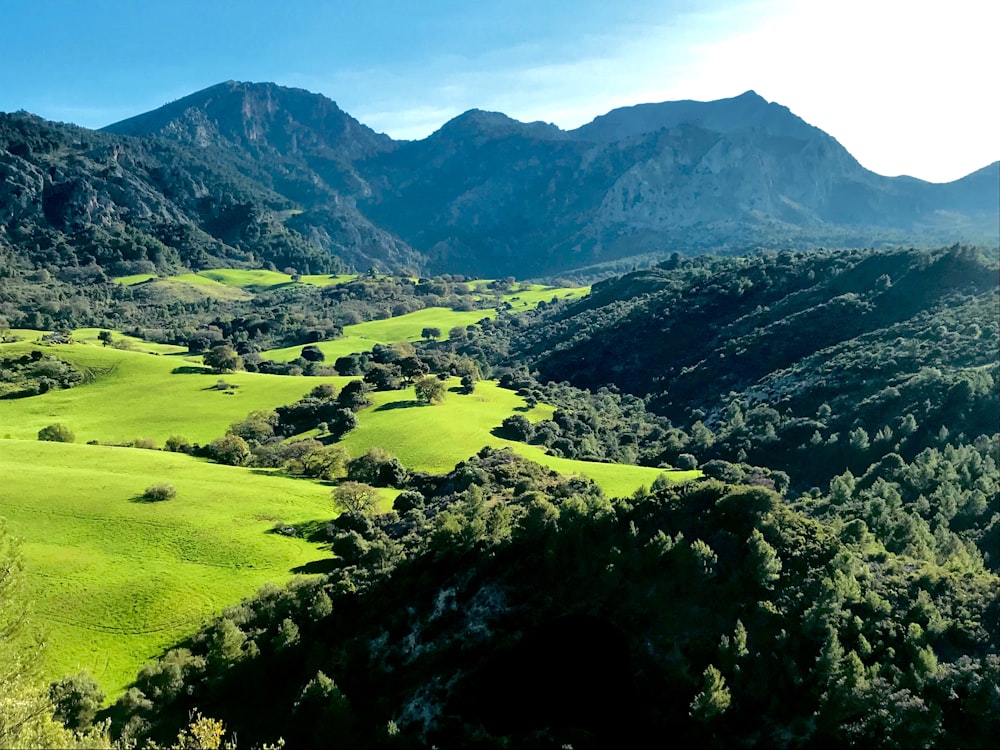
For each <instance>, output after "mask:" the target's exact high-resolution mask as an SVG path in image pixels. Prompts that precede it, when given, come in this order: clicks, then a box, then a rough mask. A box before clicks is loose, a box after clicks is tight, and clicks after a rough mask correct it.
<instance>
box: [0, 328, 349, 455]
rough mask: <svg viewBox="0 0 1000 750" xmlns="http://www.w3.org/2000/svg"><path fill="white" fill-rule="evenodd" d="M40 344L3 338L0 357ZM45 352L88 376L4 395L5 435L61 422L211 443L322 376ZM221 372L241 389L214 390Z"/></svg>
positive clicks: (108, 438)
mask: <svg viewBox="0 0 1000 750" xmlns="http://www.w3.org/2000/svg"><path fill="white" fill-rule="evenodd" d="M37 348H39V347H38V345H37V344H35V343H33V342H31V341H28V340H26V341H22V342H17V343H14V344H2V345H0V356H10V355H12V354H22V353H26V352H29V351H31V350H32V349H37ZM43 350H44V351H45V352H46V353H47V354H51V355H54V356H57V357H60V358H62V359H65V360H66V361H68V362H71V363H73V364H74V365H76V366H77V367H79V368H80V369H82V370H83V371H84V372H85V373H86V374H87V377H88V380H89V382H87V383H85V384H84V385H80V386H77V387H76V388H71V389H69V390H64V391H50V392H49V393H46V394H43V395H41V396H34V397H32V398H25V399H13V400H0V438H2V437H10V438H19V439H24V440H33V439H34V438H35V437H36V436H37V434H38V430H40V429H41V428H42V427H45V426H46V425H49V424H52V423H53V422H62V423H63V424H65V425H66V426H67V427H69V428H70V430H72V431H73V432H74V433H75V434H76V440H77V442H81V443H85V442H87V441H89V440H97V441H100V442H111V443H121V442H127V441H130V440H135V439H136V438H149V439H152V440H154V441H156V443H157V444H158V445H162V444H163V442H164V441H165V440H166V439H167V438H168V437H170V436H171V435H183V436H184V437H186V438H187V439H188V440H190V441H191V442H197V443H206V442H209V441H211V440H213V439H215V438H217V437H219V436H221V435H222V434H223V433H224V432H225V431H226V428H227V427H228V426H229V425H230V424H232V423H233V422H236V421H238V420H240V419H242V418H243V417H245V416H246V415H247V414H248V413H249V412H251V411H254V410H256V409H267V408H274V407H276V406H280V405H282V404H290V403H292V402H294V401H296V400H298V399H299V398H301V397H302V396H304V395H305V394H306V393H308V392H309V391H310V390H311V389H312V388H313V387H314V386H316V385H317V383H319V382H323V381H321V380H319V379H316V378H308V379H307V378H291V377H285V376H280V375H262V374H258V373H249V372H235V373H228V374H226V375H224V376H220V375H214V374H211V373H209V371H208V370H207V369H206V368H204V367H203V366H202V365H201V364H200V358H191V359H188V358H185V357H181V356H177V355H172V356H153V355H150V354H146V353H142V352H131V351H120V350H117V349H113V348H110V347H98V346H87V345H81V344H59V345H55V346H45V347H43ZM220 378H221V379H224V380H225V381H226V382H227V383H231V384H233V385H237V386H239V387H238V388H237V389H236V390H233V391H220V390H216V389H215V388H214V386H215V384H216V383H217V382H218V381H219V380H220ZM332 380H334V381H338V380H341V379H337V378H334V379H332Z"/></svg>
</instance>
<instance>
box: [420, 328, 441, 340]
mask: <svg viewBox="0 0 1000 750" xmlns="http://www.w3.org/2000/svg"><path fill="white" fill-rule="evenodd" d="M420 337H421V338H424V339H439V338H441V329H440V328H435V327H433V326H431V327H428V328H424V329H423V330H422V331H421V332H420Z"/></svg>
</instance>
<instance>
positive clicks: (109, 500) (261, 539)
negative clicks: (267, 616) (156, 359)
mask: <svg viewBox="0 0 1000 750" xmlns="http://www.w3.org/2000/svg"><path fill="white" fill-rule="evenodd" d="M0 475H2V476H3V482H2V483H0V515H3V516H5V517H6V518H7V519H8V521H9V525H10V527H11V529H12V530H13V532H14V533H15V534H16V535H18V536H20V537H21V538H22V539H23V542H22V551H23V554H24V557H25V563H26V571H27V580H28V583H29V587H30V591H31V594H32V595H33V597H32V598H33V599H34V607H33V609H34V619H35V621H36V622H38V623H39V624H41V625H42V626H43V627H44V629H45V630H46V631H47V633H48V641H49V648H48V650H47V653H48V659H49V661H48V663H47V664H46V673H47V674H48V675H49V676H50V677H52V678H55V677H58V676H60V675H62V674H65V673H68V672H76V671H78V670H80V669H86V670H88V671H90V672H91V673H92V674H93V675H94V676H95V677H96V678H97V679H98V680H99V681H100V683H101V685H102V687H103V688H104V690H105V691H106V692H107V693H108V694H109V696H111V697H116V696H117V694H119V693H120V692H121V691H122V690H123V689H124V687H125V686H126V684H127V683H128V682H130V681H131V680H132V679H134V677H135V675H136V673H137V672H138V669H139V667H141V666H142V664H143V663H144V662H145V661H146V660H148V659H150V658H152V657H154V656H156V655H158V654H159V653H160V652H161V651H162V650H163V649H165V648H168V647H169V646H171V645H173V644H175V643H176V642H178V641H179V640H180V639H182V638H184V637H186V636H188V635H190V634H191V633H192V632H193V631H194V630H195V629H196V628H197V627H198V626H199V625H200V624H201V622H202V621H203V620H205V619H207V618H209V617H210V616H212V615H213V614H214V613H217V612H218V611H219V610H220V609H222V608H223V607H224V606H227V605H229V604H236V603H238V602H239V600H240V599H241V598H243V597H246V596H249V595H251V594H253V593H254V592H255V591H256V590H257V589H258V588H259V587H260V586H261V585H263V584H264V583H266V582H269V581H270V582H274V583H276V584H282V583H284V582H285V581H286V580H288V579H289V578H290V577H291V576H292V575H293V573H292V569H293V568H297V567H298V566H302V565H306V564H308V563H310V562H313V561H316V560H320V559H322V558H324V557H327V556H328V553H326V552H324V551H322V550H320V549H319V548H318V547H316V546H315V545H312V544H309V543H307V542H305V541H303V540H300V539H292V538H288V537H284V536H281V535H279V534H273V533H269V531H270V529H271V528H272V527H273V526H274V524H275V523H276V522H279V521H281V522H285V523H297V522H304V521H316V520H325V519H328V518H330V517H331V516H332V515H333V511H332V505H331V500H330V489H329V487H326V486H323V485H322V484H317V483H314V482H308V481H302V480H296V479H290V478H285V477H279V476H271V475H268V474H265V473H260V472H254V471H251V470H248V469H239V468H234V467H229V466H221V465H217V464H209V463H205V462H202V461H198V460H196V459H193V458H190V457H188V456H184V455H178V454H173V453H165V452H161V451H144V450H137V449H132V448H109V447H104V446H92V445H66V444H62V443H43V442H37V441H19V440H0ZM163 481H168V482H170V483H172V484H173V485H174V486H175V487H176V489H177V497H176V498H174V499H172V500H167V501H163V502H159V503H148V502H141V501H138V500H137V498H138V496H140V495H141V494H142V492H143V491H144V489H145V488H146V487H147V486H149V485H150V484H153V483H154V482H163Z"/></svg>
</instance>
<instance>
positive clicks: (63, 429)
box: [38, 422, 76, 443]
mask: <svg viewBox="0 0 1000 750" xmlns="http://www.w3.org/2000/svg"><path fill="white" fill-rule="evenodd" d="M38 439H39V440H44V441H47V442H50V443H72V442H73V441H74V440H76V436H75V435H74V434H73V432H72V430H70V429H69V427H67V426H66V425H64V424H62V423H61V422H56V423H54V424H50V425H48V426H46V427H43V428H42V429H40V430H39V431H38Z"/></svg>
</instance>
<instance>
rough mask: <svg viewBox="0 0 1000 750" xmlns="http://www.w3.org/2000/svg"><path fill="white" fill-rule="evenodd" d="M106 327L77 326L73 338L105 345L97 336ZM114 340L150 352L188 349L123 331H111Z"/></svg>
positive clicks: (160, 352) (176, 351) (173, 352)
mask: <svg viewBox="0 0 1000 750" xmlns="http://www.w3.org/2000/svg"><path fill="white" fill-rule="evenodd" d="M104 330H108V329H105V328H77V329H76V330H74V331H73V340H74V341H76V342H78V343H81V344H93V345H95V346H104V343H103V342H102V341H101V340H100V339H98V338H97V335H98V334H99V333H100V332H101V331H104ZM111 335H112V340H113V341H127V342H128V343H129V346H131V347H132V350H133V351H137V352H148V353H149V354H183V353H184V352H186V351H187V347H186V346H177V345H176V344H157V343H156V342H155V341H146V340H145V339H140V338H139V337H137V336H127V335H125V334H124V333H122V332H121V331H114V330H112V331H111Z"/></svg>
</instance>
